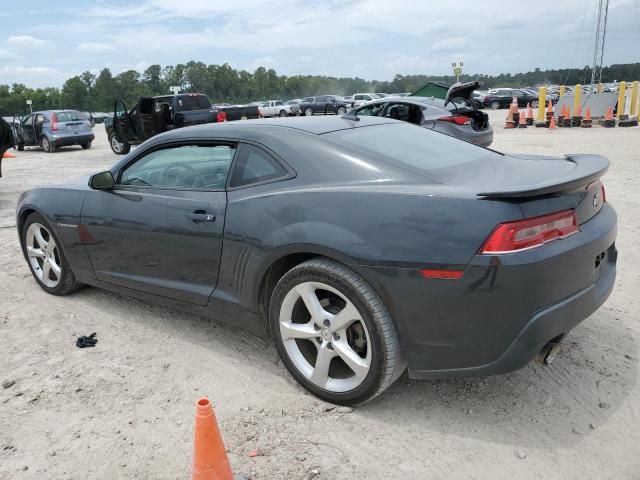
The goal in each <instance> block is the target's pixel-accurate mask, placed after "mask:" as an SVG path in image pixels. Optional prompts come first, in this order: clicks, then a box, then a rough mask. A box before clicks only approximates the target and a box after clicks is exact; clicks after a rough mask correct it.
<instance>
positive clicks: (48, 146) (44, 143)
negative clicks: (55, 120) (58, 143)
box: [40, 135, 56, 153]
mask: <svg viewBox="0 0 640 480" xmlns="http://www.w3.org/2000/svg"><path fill="white" fill-rule="evenodd" d="M40 146H41V147H42V149H43V150H44V151H45V152H47V153H53V152H55V151H56V147H55V146H54V145H53V143H51V142H50V141H49V139H48V138H47V137H46V136H44V135H43V136H42V138H41V139H40Z"/></svg>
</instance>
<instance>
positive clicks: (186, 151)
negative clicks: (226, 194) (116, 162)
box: [119, 145, 236, 190]
mask: <svg viewBox="0 0 640 480" xmlns="http://www.w3.org/2000/svg"><path fill="white" fill-rule="evenodd" d="M235 151H236V148H235V146H234V145H184V146H180V147H172V148H165V149H162V150H156V151H154V152H151V153H149V154H147V155H145V156H143V157H142V158H140V159H138V160H136V162H135V163H133V164H132V165H129V166H128V167H127V168H126V169H125V170H124V171H123V172H122V175H121V176H120V181H119V185H135V186H148V187H158V188H196V189H197V188H199V189H204V190H222V189H224V186H225V183H226V182H227V175H228V174H229V168H230V167H231V161H232V160H233V156H234V154H235Z"/></svg>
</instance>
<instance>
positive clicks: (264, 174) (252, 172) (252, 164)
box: [229, 144, 287, 187]
mask: <svg viewBox="0 0 640 480" xmlns="http://www.w3.org/2000/svg"><path fill="white" fill-rule="evenodd" d="M286 175H287V171H286V170H285V169H284V168H283V167H282V165H280V164H279V163H278V162H277V161H276V160H275V159H274V158H273V157H271V155H269V154H268V153H267V152H265V151H264V150H262V149H261V148H258V147H255V146H253V145H248V144H245V145H242V148H241V149H240V153H239V154H238V159H237V161H236V165H235V167H233V173H232V175H231V181H230V182H229V186H230V187H241V186H244V185H250V184H252V183H260V182H266V181H268V180H274V179H276V178H282V177H285V176H286Z"/></svg>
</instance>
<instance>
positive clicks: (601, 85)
mask: <svg viewBox="0 0 640 480" xmlns="http://www.w3.org/2000/svg"><path fill="white" fill-rule="evenodd" d="M602 92H604V85H603V84H602V82H600V83H599V84H598V89H597V90H596V93H602Z"/></svg>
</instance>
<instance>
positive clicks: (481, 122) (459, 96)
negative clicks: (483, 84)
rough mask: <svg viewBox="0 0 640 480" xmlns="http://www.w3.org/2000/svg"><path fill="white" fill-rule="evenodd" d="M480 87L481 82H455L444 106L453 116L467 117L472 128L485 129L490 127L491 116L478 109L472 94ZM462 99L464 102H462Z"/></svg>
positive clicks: (448, 92) (450, 88)
mask: <svg viewBox="0 0 640 480" xmlns="http://www.w3.org/2000/svg"><path fill="white" fill-rule="evenodd" d="M479 87H480V82H477V81H474V82H465V83H460V82H458V83H454V84H453V85H451V87H449V90H448V91H447V95H446V97H445V100H444V107H445V108H446V109H447V110H449V111H450V112H451V115H452V117H467V118H469V120H470V122H469V123H470V125H471V128H473V129H474V130H476V131H483V130H486V129H487V128H489V116H488V115H487V114H486V113H484V112H481V111H479V110H477V109H476V106H475V103H474V102H473V99H472V94H473V92H474V91H475V90H477V89H478V88H479ZM461 100H462V103H461Z"/></svg>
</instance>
